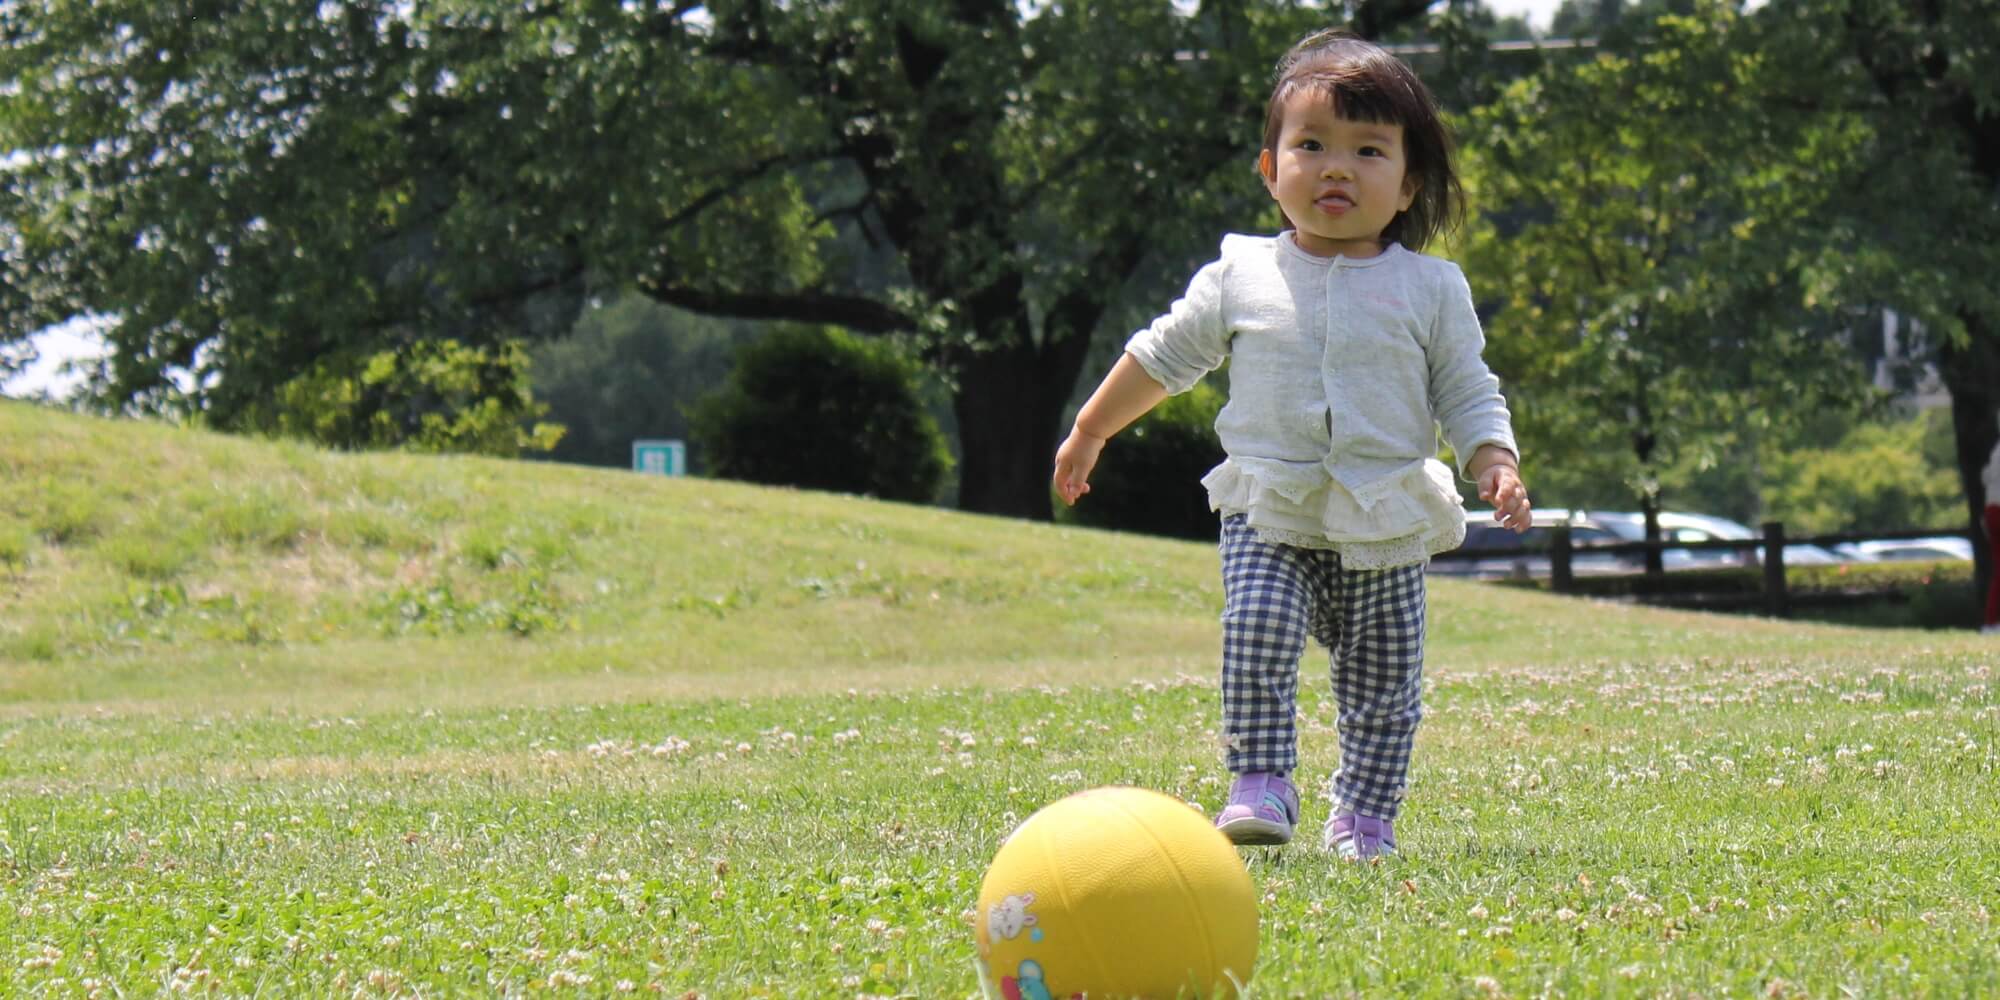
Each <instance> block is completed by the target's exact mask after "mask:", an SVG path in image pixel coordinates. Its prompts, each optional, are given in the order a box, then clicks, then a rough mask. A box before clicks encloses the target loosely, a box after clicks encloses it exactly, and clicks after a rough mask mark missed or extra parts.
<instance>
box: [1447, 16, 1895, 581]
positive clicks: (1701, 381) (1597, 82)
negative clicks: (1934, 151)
mask: <svg viewBox="0 0 2000 1000" xmlns="http://www.w3.org/2000/svg"><path fill="white" fill-rule="evenodd" d="M1734 27H1736V21H1735V14H1734V12H1733V11H1732V10H1731V9H1730V8H1729V7H1728V6H1726V5H1721V4H1708V5H1705V9H1703V10H1702V11H1700V12H1699V16H1695V17H1686V18H1681V17H1667V18H1662V19H1660V20H1658V21H1657V22H1654V23H1652V24H1651V26H1650V29H1649V30H1648V31H1646V32H1645V34H1644V37H1643V38H1638V37H1634V36H1630V35H1627V36H1625V37H1623V38H1621V39H1617V40H1612V41H1610V42H1609V43H1608V44H1607V45H1606V46H1605V47H1604V48H1602V49H1600V50H1599V51H1598V52H1596V53H1595V54H1593V55H1590V56H1588V57H1586V58H1583V59H1582V60H1580V61H1573V62H1572V61H1559V62H1553V63H1550V64H1549V65H1547V66H1545V67H1543V69H1542V70H1541V71H1540V72H1538V73H1536V74H1534V75H1532V76H1530V77H1527V78H1525V79H1523V80H1521V81H1518V82H1517V83H1515V84H1514V85H1513V86H1511V87H1509V88H1508V89H1507V90H1506V91H1505V92H1504V93H1503V94H1502V95H1501V97H1500V99H1499V100H1497V101H1496V102H1494V104H1492V105H1491V106H1489V107H1487V108H1485V109H1482V110H1481V111H1480V112H1479V113H1478V114H1477V115H1475V116H1474V117H1473V119H1472V124H1471V127H1470V128H1469V129H1468V133H1469V134H1468V146H1469V150H1468V165H1469V167H1470V179H1471V185H1472V189H1473V192H1474V195H1475V197H1476V199H1477V201H1478V203H1479V206H1480V208H1481V209H1482V211H1483V212H1484V213H1486V214H1485V217H1484V218H1483V219H1482V222H1481V224H1480V225H1479V226H1477V227H1475V229H1474V232H1473V236H1472V239H1471V240H1470V241H1469V247H1468V253H1469V265H1470V267H1469V270H1470V272H1471V275H1472V278H1473V281H1474V283H1475V287H1476V288H1477V289H1479V290H1480V292H1481V293H1482V297H1483V298H1484V299H1486V300H1487V301H1488V302H1491V303H1493V304H1495V305H1497V306H1498V307H1499V308H1498V311H1497V312H1496V314H1495V315H1494V316H1493V318H1492V321H1491V324H1490V328H1491V329H1490V332H1491V338H1492V347H1491V349H1490V351H1489V353H1490V356H1491V357H1492V360H1493V363H1494V365H1495V367H1496V369H1497V370H1498V371H1499V372H1500V373H1501V375H1502V377H1503V378H1506V379H1508V380H1509V381H1511V382H1513V383H1514V384H1515V385H1516V387H1517V391H1515V392H1514V393H1513V394H1512V397H1511V398H1512V399H1513V401H1514V402H1515V405H1516V408H1517V409H1518V410H1519V412H1520V423H1521V424H1522V433H1523V436H1524V438H1525V440H1526V442H1527V444H1528V446H1529V450H1530V454H1531V455H1533V456H1534V457H1535V459H1536V462H1537V463H1538V465H1539V466H1540V467H1543V468H1549V469H1551V470H1559V475H1558V477H1557V478H1559V479H1560V480H1566V481H1582V480H1586V479H1596V480H1599V481H1611V482H1616V481H1619V480H1621V479H1622V480H1623V481H1625V482H1626V483H1628V484H1629V486H1630V491H1631V492H1630V494H1629V495H1630V496H1632V497H1633V498H1635V499H1636V500H1638V502H1639V504H1640V506H1641V507H1642V508H1643V509H1644V510H1645V511H1646V512H1647V514H1648V515H1649V517H1648V521H1649V526H1650V525H1651V524H1653V523H1655V518H1653V517H1652V516H1651V515H1654V514H1656V513H1657V512H1658V510H1659V508H1660V503H1661V498H1660V492H1659V487H1658V481H1659V476H1660V471H1661V469H1662V467H1663V466H1665V465H1666V464H1668V463H1670V462H1672V461H1673V460H1674V459H1675V458H1676V457H1677V455H1679V454H1681V453H1683V452H1685V451H1687V450H1691V449H1700V448H1703V447H1707V446H1708V445H1709V443H1710V442H1712V441H1713V440H1715V439H1716V438H1717V437H1719V436H1721V435H1723V434H1725V433H1728V432H1733V431H1737V430H1739V429H1741V428H1742V427H1743V426H1744V425H1745V424H1746V423H1751V422H1768V423H1783V422H1785V421H1792V420H1797V419H1801V418H1803V417H1804V416H1806V415H1808V414H1810V413H1812V412H1814V411H1813V407H1814V406H1815V405H1816V404H1817V403H1820V402H1824V401H1840V400H1847V399H1852V398H1854V397H1856V396H1858V395H1859V394H1860V393H1861V392H1862V391H1863V390H1864V389H1865V387H1866V380H1865V378H1864V377H1863V376H1862V374H1861V373H1860V371H1859V366H1858V363H1857V362H1858V358H1857V357H1856V356H1855V353H1854V352H1853V350H1852V349H1851V347H1850V346H1849V345H1848V343H1847V342H1846V339H1845V338H1844V337H1841V336H1839V335H1838V334H1836V333H1831V332H1830V328H1831V327H1834V326H1836V325H1837V317H1834V316H1830V315H1826V314H1824V312H1823V311H1821V310H1816V309H1815V308H1813V302H1812V300H1813V297H1814V296H1813V291H1812V289H1813V287H1814V285H1815V283H1816V282H1824V281H1825V280H1827V278H1828V275H1829V274H1830V273H1834V272H1838V271H1839V269H1840V268H1841V267H1842V266H1843V265H1844V263H1845V256H1844V254H1843V253H1842V252H1841V250H1840V248H1828V247H1825V246H1823V245H1821V244H1820V243H1819V242H1818V241H1817V239H1816V233H1815V231H1814V230H1815V229H1816V227H1815V226H1814V224H1813V220H1814V219H1815V217H1816V215H1817V214H1818V213H1820V212H1821V211H1823V210H1824V205H1825V202H1826V201H1827V200H1829V199H1830V198H1833V197H1835V196H1836V195H1835V193H1834V192H1831V191H1829V190H1827V189H1826V186H1825V185H1824V184H1822V183H1821V182H1822V180H1823V179H1824V178H1825V177H1826V176H1827V175H1829V174H1831V175H1836V176H1838V175H1840V174H1841V167H1842V164H1843V163H1845V162H1847V161H1850V160H1852V159H1853V156H1854V153H1853V146H1854V142H1855V137H1854V135H1853V133H1852V131H1851V130H1849V129H1843V128H1841V127H1840V126H1839V124H1838V123H1832V124H1826V123H1814V122H1809V121H1806V120H1804V119H1800V118H1798V117H1796V116H1791V117H1784V116H1780V117H1772V116H1766V115H1763V114H1760V113H1758V106H1757V104H1756V103H1755V97H1754V95H1753V94H1752V93H1751V91H1750V88H1751V84H1752V79H1753V77H1754V76H1755V74H1756V73H1757V70H1758V64H1757V60H1756V59H1755V58H1754V56H1752V55H1750V54H1748V53H1745V52H1743V51H1741V50H1740V49H1739V48H1737V46H1736V41H1737V39H1736V37H1735V36H1734V35H1733V34H1732V33H1731V29H1733V28H1734ZM1531 478H1532V477H1531ZM1649 530H1650V531H1652V532H1657V528H1656V527H1649ZM1654 558H1655V559H1657V554H1655V556H1654Z"/></svg>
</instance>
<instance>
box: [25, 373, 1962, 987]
mask: <svg viewBox="0 0 2000 1000" xmlns="http://www.w3.org/2000/svg"><path fill="white" fill-rule="evenodd" d="M196 470H199V471H196ZM54 484H63V485H61V486H55V485H54ZM72 501H74V502H75V503H76V505H77V506H76V508H75V510H74V511H69V510H68V508H67V507H66V506H65V505H67V504H69V503H71V502H72ZM190 540H192V541H190ZM1215 572H1216V567H1215V555H1214V551H1213V547H1212V546H1205V545H1195V544H1187V543H1178V542H1171V541H1163V540H1158V539H1146V538H1138V537H1133V536H1119V535H1112V534H1106V533H1099V532H1090V531H1082V530H1077V529H1072V528H1064V527H1055V526H1049V525H1029V524H1020V523H1016V522H1009V521H1003V520H998V519H992V518H980V517H971V516H966V515H961V514H956V513H952V512H948V511H941V510H934V509H928V508H915V507H907V506H899V505H893V504H882V503H875V502H870V501H864V500H857V499H853V498H844V497H834V496H826V495H819V494H810V493H802V492H796V491H786V490H763V489H753V488H749V487H744V486H740V485H734V484H728V483H717V482H703V481H682V482H664V481H659V480H648V479H641V478H638V477H634V476H631V475H629V474H621V473H616V472H608V471H601V470H583V469H571V468H560V467H555V466H548V465H535V464H526V463H506V462H494V461H484V460H475V459H425V458H416V457H411V456H400V455H336V454H328V453H323V452H318V451H314V450H312V449H308V448H302V447H298V446H294V445H277V444H270V443H259V442H252V441H242V440H235V439H228V438H222V437H217V436H213V435H206V434H199V433H193V432H187V431H178V430H172V429H169V428H163V427H159V426H154V425H148V424H134V423H114V422H106V421H96V420H85V419H80V418H76V417H73V416H68V415H63V414H58V413H54V412H51V411H46V410H40V409H35V408H31V407H26V406H22V405H18V404H9V403H0V926H4V927H5V928H6V932H5V933H4V934H0V994H5V995H10V996H11V995H65V996H66V995H75V996H91V995H99V996H113V995H120V994H124V995H132V994H154V993H164V992H191V991H201V992H210V991H214V992H217V993H219V994H222V995H242V994H257V993H262V994H265V995H287V996H290V995H315V996H317V995H334V994H338V995H342V996H352V995H362V996H371V995H373V996H394V995H407V996H415V995H425V996H436V995H459V994H467V993H500V994H506V995H514V994H522V993H542V992H560V993H564V994H570V995H591V996H594V995H606V994H611V995H616V994H620V993H623V992H635V993H645V994H648V995H653V994H656V993H658V994H665V995H668V996H674V997H686V996H690V995H692V996H698V997H709V998H720V997H797V996H814V997H863V996H874V997H895V996H900V997H926V998H928V997H967V996H969V995H971V994H972V992H973V991H974V989H975V985H974V983H973V981H972V977H971V973H970V959H971V954H972V947H973V945H972V934H971V931H970V926H969V924H968V920H969V917H970V913H969V910H970V907H971V906H972V904H973V900H974V899H975V898H976V896H977V892H978V884H979V879H980V877H981V876H982V874H983V872H984V868H985V865H986V863H987V861H988V860H989V859H990V858H991V857H992V856H993V852H994V851H995V850H996V849H997V847H998V845H999V843H1000V840H1001V838H1002V837H1004V836H1005V835H1006V833H1007V832H1008V831H1009V830H1011V829H1012V828H1013V826H1014V825H1015V824H1016V823H1018V822H1019V821H1020V820H1021V819H1023V818H1025V817H1026V816H1027V815H1029V814H1030V813H1032V812H1033V811H1034V810H1035V809H1037V808H1039V807H1040V806H1042V805H1045V804H1046V803H1048V802H1050V801H1052V800H1054V799H1055V798H1058V797H1060V796H1062V795H1064V794H1067V793H1069V792H1072V791H1076V790H1080V789H1083V788H1088V787H1094V786H1099V785H1106V784H1133V785H1140V786H1144V787H1149V788H1155V789H1159V790H1161V791H1165V792H1167V793H1169V794H1173V795H1175V796H1178V797H1180V798H1183V799H1186V800H1188V801H1190V802H1193V803H1196V804H1197V805H1199V806H1200V807H1201V808H1203V809H1209V810H1212V809H1214V808H1216V807H1218V806H1219V804H1220V802H1221V799H1222V797H1223V795H1224V793H1225V791H1226V785H1227V779H1226V776H1225V775H1224V774H1223V773H1222V772H1221V770H1220V767H1219V761H1218V754H1217V751H1216V733H1215V728H1216V725H1217V720H1218V713H1219V705H1218V703H1217V697H1216V690H1215V683H1214V673H1215V660H1216V655H1217V651H1218V648H1219V629H1218V626H1217V624H1216V615H1217V612H1218V605H1219V596H1220V595H1219V588H1218V586H1217V583H1216V581H1215V579H1214V577H1215ZM1432 600H1433V629H1432V634H1431V656H1430V662H1429V667H1428V673H1429V687H1428V694H1427V699H1426V708H1427V716H1426V722H1425V724H1424V728H1423V730H1422V732H1421V736H1420V740H1419V745H1418V751H1417V757H1416V768H1415V774H1414V776H1413V783H1412V790H1411V797H1410V799H1409V803H1408V807H1407V810H1406V812H1405V814H1404V818H1403V819H1402V820H1401V821H1400V822H1399V827H1398V832H1399V835H1400V836H1399V839H1400V840H1401V841H1402V843H1403V847H1404V853H1403V855H1402V856H1401V857H1400V858H1398V859H1396V860H1394V861H1392V862H1389V863H1385V864H1381V865H1375V866H1368V867H1355V866H1350V865H1346V864H1342V863H1338V862H1336V861H1334V860H1332V859H1331V858H1329V857H1327V856H1326V855H1324V854H1322V853H1321V852H1319V851H1318V850H1316V849H1314V848H1313V847H1312V846H1311V842H1312V841H1313V840H1315V839H1316V838H1315V837H1314V836H1313V835H1312V834H1313V832H1314V828H1316V826H1317V824H1318V823H1319V822H1321V821H1322V820H1323V819H1324V814H1325V808H1326V806H1325V803H1324V802H1323V801H1322V800H1321V799H1320V796H1318V795H1313V796H1311V799H1312V801H1309V802H1308V803H1307V806H1306V809H1307V817H1306V820H1307V826H1308V829H1307V831H1306V836H1304V837H1302V838H1301V843H1299V844H1295V845H1294V846H1292V847H1288V848H1285V849H1282V850H1273V849H1256V850H1246V851H1245V852H1244V857H1245V859H1246V861H1247V863H1248V865H1249V868H1250V872H1251V875H1252V878H1253V880H1254V881H1255V883H1256V885H1257V887H1258V889H1259V892H1260V894H1261V897H1262V911H1261V912H1262V920H1263V943H1262V946H1261V952H1260V956H1259V966H1258V974H1257V977H1256V979H1255V981H1254V983H1253V984H1252V990H1251V996H1252V997H1257V998H1264V997H1294V996H1298V997H1322V996H1349V995H1359V996H1378V995H1398V996H1404V995H1407V996H1418V997H1466V996H1501V995H1506V996H1524V995H1551V996H1567V995H1589V996H1607V995H1608V996H1628V995H1636V996H1659V995H1667V996H1693V995H1701V996H1750V995H1755V996H1777V997H1798V996H1813V997H1818V996H1830V995H1860V996H1905V995H1936V996H1978V995H1995V994H1996V993H2000V944H1997V943H1996V942H2000V933H1997V932H2000V928H1996V927H1995V923H1994V914H1995V913H1996V912H2000V884H1996V883H1995V882H1994V880H1993V878H1992V873H1993V872H1995V871H2000V833H1996V832H1995V831H1996V827H1995V825H1994V824H1993V822H1992V820H1991V817H1992V816H1994V815H1996V814H2000V780H1996V776H2000V749H1996V748H2000V700H1996V697H1995V691H1994V688H1995V685H1996V684H2000V644H1995V643H1993V642H1991V641H1990V640H1982V639H1981V638H1980V637H1978V636H1975V635H1948V634H1942V633H1918V632H1897V631H1865V630H1859V629H1842V628H1832V627H1809V626H1800V625H1796V624H1792V623H1785V622H1770V621H1762V620H1756V619H1738V618H1724V617H1717V616H1708V615H1699V614H1688V613H1672V612H1660V611H1653V610H1647V609H1642V608H1637V607H1633V606H1628V605H1620V604H1610V603H1602V602H1590V601H1581V600H1574V599H1564V598H1555V597H1549V596H1545V595H1539V594H1533V593H1525V592H1519V591H1514V590H1509V589H1504V588H1490V587H1484V586H1479V585H1473V584H1465V583H1459V582H1454V581H1440V582H1437V583H1436V584H1435V585H1434V587H1433V593H1432ZM1304 669H1305V672H1306V678H1307V682H1306V683H1305V684H1303V685H1302V690H1303V692H1304V695H1303V702H1302V705H1301V731H1302V736H1303V740H1304V743H1303V748H1302V749H1303V754H1304V758H1303V762H1302V767H1301V776H1302V778H1303V780H1304V781H1305V782H1307V784H1308V785H1310V786H1312V787H1314V788H1315V789H1316V788H1317V786H1318V785H1319V784H1321V783H1323V782H1324V781H1325V779H1326V778H1327V776H1328V775H1329V774H1330V773H1331V771H1332V769H1333V767H1334V766H1335V764H1336V761H1335V760H1334V736H1335V734H1334V731H1333V718H1334V712H1333V706H1332V705H1331V704H1330V703H1329V701H1328V699H1327V697H1326V693H1325V692H1326V683H1325V680H1324V670H1325V664H1324V659H1323V655H1322V654H1320V653H1319V652H1317V651H1315V653H1314V654H1313V655H1312V656H1311V657H1310V658H1309V660H1308V662H1307V663H1306V664H1305V667H1304Z"/></svg>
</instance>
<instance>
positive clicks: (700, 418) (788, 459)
mask: <svg viewBox="0 0 2000 1000" xmlns="http://www.w3.org/2000/svg"><path fill="white" fill-rule="evenodd" d="M922 374H923V373H922V370H921V369H920V368H919V367H918V366H917V365H916V363H915V362H912V361H910V360H909V359H908V358H905V357H903V356H902V355H900V354H898V353H897V352H896V351H895V350H894V349H893V348H891V347H889V346H887V345H884V344H881V343H876V342H871V341H863V340H860V339H858V338H856V337H854V336H852V335H850V334H847V333H844V332H842V331H840V330H836V329H830V328H824V327H780V328H778V329H776V330H773V331H772V332H771V333H769V334H766V335H765V336H764V337H762V338H760V339H758V340H757V341H755V342H754V343H751V344H748V345H746V346H745V347H743V348H742V350H740V351H739V352H738V354H737V362H736V367H735V369H734V370H733V371H731V372H730V374H729V378H728V379H727V380H726V381H725V382H724V383H723V386H722V388H720V389H719V390H717V391H715V392H713V393H710V394H709V395H707V396H704V397H702V398H701V399H700V400H699V401H697V402H696V403H695V405H694V407H693V408H692V409H691V410H690V411H689V412H688V436H689V438H690V439H691V442H692V445H693V447H694V448H696V449H699V450H700V452H701V454H702V455H703V461H704V463H705V466H706V468H707V470H708V471H709V472H710V473H711V474H712V475H715V476H717V477H719V478H723V479H741V480H745V481H748V482H753V483H765V484H768V485H773V486H798V487H802V488H805V489H814V490H830V491H834V492H840V493H861V494H866V495H869V496H875V497H880V498H882V499H885V500H903V501H909V502H914V503H930V502H932V501H934V500H936V499H937V498H938V495H939V494H940V493H941V492H943V489H944V486H945V481H946V477H947V476H948V475H949V474H950V472H951V453H950V451H949V450H947V448H946V447H945V440H944V434H943V432H941V431H940V430H938V426H937V421H936V420H934V419H932V417H931V415H930V413H929V411H927V410H926V409H925V407H924V403H923V400H922V399H921V398H920V396H919V392H918V385H919V381H920V379H921V378H922Z"/></svg>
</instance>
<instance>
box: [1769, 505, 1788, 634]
mask: <svg viewBox="0 0 2000 1000" xmlns="http://www.w3.org/2000/svg"><path fill="white" fill-rule="evenodd" d="M1764 613H1765V614H1767V615H1770V616H1771V617H1773V618H1784V617H1787V616H1788V615H1790V614H1791V599H1790V597H1789V596H1788V595H1787V594H1786V593H1785V523H1784V522H1783V521H1765V522H1764Z"/></svg>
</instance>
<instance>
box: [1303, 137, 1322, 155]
mask: <svg viewBox="0 0 2000 1000" xmlns="http://www.w3.org/2000/svg"><path fill="white" fill-rule="evenodd" d="M1299 148H1300V149H1303V150H1305V151H1306V152H1308V153H1317V152H1319V151H1320V144H1319V140H1318V139H1301V140H1299Z"/></svg>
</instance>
